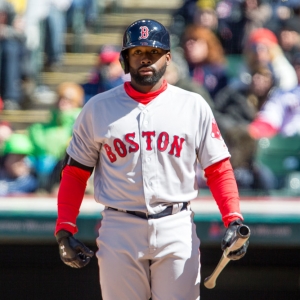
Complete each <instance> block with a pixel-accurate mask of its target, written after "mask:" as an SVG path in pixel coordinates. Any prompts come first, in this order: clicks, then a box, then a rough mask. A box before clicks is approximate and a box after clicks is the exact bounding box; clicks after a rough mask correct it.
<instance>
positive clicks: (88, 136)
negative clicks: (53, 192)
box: [67, 84, 230, 214]
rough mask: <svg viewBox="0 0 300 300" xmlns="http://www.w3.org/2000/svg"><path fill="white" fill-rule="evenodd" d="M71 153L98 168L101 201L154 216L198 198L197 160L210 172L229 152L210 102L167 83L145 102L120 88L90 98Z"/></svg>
mask: <svg viewBox="0 0 300 300" xmlns="http://www.w3.org/2000/svg"><path fill="white" fill-rule="evenodd" d="M67 153H68V154H69V155H70V156H71V157H72V158H74V159H75V160H76V161H78V162H80V163H82V164H84V165H86V166H91V167H92V166H95V173H94V194H95V199H96V201H98V202H100V203H101V204H103V205H105V206H111V207H115V208H118V209H123V210H134V211H142V212H148V213H149V214H154V213H158V212H160V211H162V210H163V209H164V208H165V206H166V205H167V204H170V203H173V202H174V203H176V202H183V201H190V200H192V199H194V198H195V197H196V196H197V194H198V186H197V183H196V176H195V174H196V172H195V170H196V162H197V159H198V160H199V162H200V164H201V166H202V168H204V169H205V168H206V167H208V166H210V165H212V164H214V163H216V162H218V161H220V160H222V159H224V158H227V157H230V154H229V152H228V149H227V147H226V145H225V143H224V141H223V139H222V137H221V134H220V132H219V130H218V126H217V124H216V122H215V120H214V116H213V114H212V111H211V109H210V107H209V106H208V104H207V103H206V101H205V100H204V99H203V98H202V97H201V96H200V95H198V94H195V93H191V92H188V91H185V90H182V89H180V88H177V87H175V86H172V85H169V84H168V87H167V89H166V90H165V91H164V92H162V93H161V94H160V95H158V96H157V97H156V98H155V99H154V100H152V101H151V102H150V103H149V104H147V105H143V104H141V103H139V102H137V101H135V100H133V99H132V98H130V97H129V96H128V95H127V93H126V92H125V89H124V86H123V85H120V86H118V87H116V88H114V89H111V90H109V91H107V92H104V93H101V94H98V95H96V96H95V97H93V98H91V99H90V100H89V101H88V102H87V104H86V105H85V106H84V107H83V110H82V112H81V113H80V115H79V117H78V119H77V121H76V123H75V126H74V132H73V137H72V140H71V142H70V144H69V147H68V149H67Z"/></svg>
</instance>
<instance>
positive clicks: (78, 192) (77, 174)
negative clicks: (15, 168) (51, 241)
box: [55, 154, 94, 268]
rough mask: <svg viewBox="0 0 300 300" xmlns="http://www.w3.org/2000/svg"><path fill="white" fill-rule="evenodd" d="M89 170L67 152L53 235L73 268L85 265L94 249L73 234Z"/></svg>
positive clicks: (61, 254) (66, 262)
mask: <svg viewBox="0 0 300 300" xmlns="http://www.w3.org/2000/svg"><path fill="white" fill-rule="evenodd" d="M92 172H93V168H91V167H87V166H84V165H82V164H80V163H78V162H77V161H75V160H74V159H72V158H71V157H70V156H69V155H68V154H67V155H66V158H65V161H64V164H63V168H62V173H61V183H60V187H59V191H58V196H57V212H58V216H57V221H56V226H55V237H56V240H57V242H58V244H59V254H60V257H61V260H62V261H63V262H64V263H65V264H66V265H69V266H70V267H73V268H81V267H84V266H85V265H87V264H88V263H89V261H90V259H91V257H92V256H93V255H94V253H93V251H91V250H90V249H89V248H87V247H86V246H85V245H84V244H83V243H81V242H80V241H78V240H77V239H75V238H74V237H73V234H75V233H76V232H77V231H78V229H77V226H76V219H77V216H78V214H79V209H80V206H81V203H82V199H83V196H84V193H85V189H86V185H87V181H88V178H89V177H90V175H91V173H92Z"/></svg>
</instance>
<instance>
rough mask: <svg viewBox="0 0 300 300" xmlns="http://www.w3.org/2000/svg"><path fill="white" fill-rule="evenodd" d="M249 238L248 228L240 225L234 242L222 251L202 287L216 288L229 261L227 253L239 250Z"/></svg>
mask: <svg viewBox="0 0 300 300" xmlns="http://www.w3.org/2000/svg"><path fill="white" fill-rule="evenodd" d="M249 237H250V228H249V227H248V226H247V225H240V226H239V227H238V228H237V231H236V237H235V240H234V242H233V243H232V244H231V245H230V247H228V248H226V249H225V250H224V251H223V254H222V257H221V259H220V261H219V263H218V265H217V266H216V268H215V269H214V271H213V272H212V274H211V275H210V276H209V277H207V278H205V280H204V286H205V287H206V288H208V289H213V288H214V287H215V286H216V281H217V278H218V276H219V275H220V273H221V272H222V270H223V269H224V268H225V267H226V265H227V264H228V263H229V261H230V259H229V258H228V257H227V255H228V253H230V252H232V251H235V250H237V249H239V248H241V247H242V246H243V245H244V244H245V243H246V241H247V240H248V239H249Z"/></svg>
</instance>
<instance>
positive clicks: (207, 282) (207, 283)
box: [204, 276, 216, 289]
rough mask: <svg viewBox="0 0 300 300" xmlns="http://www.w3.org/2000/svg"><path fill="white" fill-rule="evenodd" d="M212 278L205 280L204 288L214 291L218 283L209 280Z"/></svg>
mask: <svg viewBox="0 0 300 300" xmlns="http://www.w3.org/2000/svg"><path fill="white" fill-rule="evenodd" d="M210 278H211V276H209V277H207V278H205V280H204V286H205V287H206V288H208V289H213V288H214V287H215V286H216V281H215V280H209V279H210Z"/></svg>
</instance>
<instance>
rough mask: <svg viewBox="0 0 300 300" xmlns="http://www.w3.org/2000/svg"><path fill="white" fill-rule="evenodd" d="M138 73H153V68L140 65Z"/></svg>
mask: <svg viewBox="0 0 300 300" xmlns="http://www.w3.org/2000/svg"><path fill="white" fill-rule="evenodd" d="M139 73H140V74H141V75H146V76H147V75H152V74H153V69H152V68H149V67H142V68H140V69H139Z"/></svg>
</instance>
